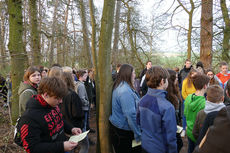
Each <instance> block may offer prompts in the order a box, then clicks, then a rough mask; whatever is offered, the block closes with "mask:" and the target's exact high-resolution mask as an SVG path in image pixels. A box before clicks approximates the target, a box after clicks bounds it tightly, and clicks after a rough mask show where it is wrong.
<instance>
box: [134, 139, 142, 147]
mask: <svg viewBox="0 0 230 153" xmlns="http://www.w3.org/2000/svg"><path fill="white" fill-rule="evenodd" d="M140 145H141V141H139V142H137V141H136V140H133V141H132V148H134V147H137V146H140Z"/></svg>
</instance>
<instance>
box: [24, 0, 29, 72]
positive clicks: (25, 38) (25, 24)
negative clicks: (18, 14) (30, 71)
mask: <svg viewBox="0 0 230 153" xmlns="http://www.w3.org/2000/svg"><path fill="white" fill-rule="evenodd" d="M27 1H28V0H24V1H23V4H22V6H24V7H23V16H24V18H23V23H24V24H23V25H24V26H23V38H22V40H23V49H24V51H25V52H26V46H27V30H28V28H27V27H28V18H29V17H28V13H27V12H28V9H27V7H28V5H27ZM26 54H27V56H26V62H25V63H26V67H28V66H29V65H30V63H31V52H26Z"/></svg>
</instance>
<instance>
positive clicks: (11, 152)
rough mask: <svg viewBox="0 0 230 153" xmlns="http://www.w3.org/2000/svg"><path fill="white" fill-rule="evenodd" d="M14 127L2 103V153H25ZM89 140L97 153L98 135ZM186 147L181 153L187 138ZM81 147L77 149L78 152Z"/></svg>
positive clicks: (92, 152)
mask: <svg viewBox="0 0 230 153" xmlns="http://www.w3.org/2000/svg"><path fill="white" fill-rule="evenodd" d="M90 127H91V128H92V129H94V130H96V113H95V110H92V111H91V113H90ZM13 135H14V127H13V126H11V123H10V116H9V109H8V108H5V107H3V103H2V102H0V153H25V151H24V149H23V148H22V147H19V146H17V145H16V144H15V143H14V142H13ZM89 139H91V140H92V141H93V142H95V145H90V148H89V153H96V141H97V134H96V133H89ZM183 142H184V147H183V148H182V150H181V151H180V153H187V138H184V139H183ZM78 150H79V147H78V148H77V149H76V151H75V152H76V153H77V152H78Z"/></svg>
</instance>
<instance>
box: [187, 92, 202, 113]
mask: <svg viewBox="0 0 230 153" xmlns="http://www.w3.org/2000/svg"><path fill="white" fill-rule="evenodd" d="M190 98H191V100H190V101H189V103H188V105H189V106H190V108H192V111H193V112H195V111H196V110H197V109H198V108H199V107H200V105H202V104H203V101H205V97H204V96H196V95H195V94H192V95H191V97H190Z"/></svg>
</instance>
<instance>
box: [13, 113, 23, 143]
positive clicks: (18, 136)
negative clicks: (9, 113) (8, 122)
mask: <svg viewBox="0 0 230 153" xmlns="http://www.w3.org/2000/svg"><path fill="white" fill-rule="evenodd" d="M20 119H21V117H20V116H19V117H18V119H17V122H16V124H15V128H14V142H15V143H16V144H17V145H18V146H21V147H22V146H23V145H22V139H21V132H20V127H19V122H20Z"/></svg>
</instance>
